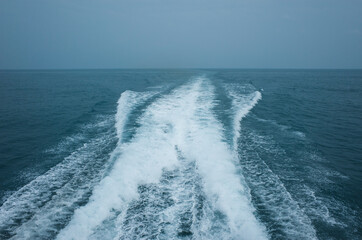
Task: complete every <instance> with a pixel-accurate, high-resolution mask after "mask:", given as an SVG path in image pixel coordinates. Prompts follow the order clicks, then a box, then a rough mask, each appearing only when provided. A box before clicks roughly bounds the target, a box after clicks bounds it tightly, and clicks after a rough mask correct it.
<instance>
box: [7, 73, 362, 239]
mask: <svg viewBox="0 0 362 240" xmlns="http://www.w3.org/2000/svg"><path fill="white" fill-rule="evenodd" d="M361 201H362V70H285V69H284V70H282V69H281V70H277V69H274V70H270V69H269V70H268V69H265V70H262V69H260V70H256V69H200V70H198V69H159V70H158V69H143V70H142V69H140V70H137V69H131V70H127V69H122V70H117V69H114V70H22V71H16V70H6V71H5V70H2V71H0V239H2V240H3V239H64V240H70V239H75V240H82V239H165V240H166V239H167V240H168V239H196V240H197V239H217V240H219V239H235V240H239V239H246V240H254V239H298V240H299V239H348V240H350V239H351V240H353V239H362V221H361V220H362V219H361V216H362V209H361V208H362V203H361Z"/></svg>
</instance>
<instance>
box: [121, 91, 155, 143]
mask: <svg viewBox="0 0 362 240" xmlns="http://www.w3.org/2000/svg"><path fill="white" fill-rule="evenodd" d="M156 94H157V92H134V91H130V90H127V91H124V92H123V93H122V94H121V97H120V98H119V100H118V106H117V113H116V129H117V136H118V139H119V140H120V141H122V137H123V130H124V126H125V124H126V122H127V119H128V116H129V114H130V112H131V111H132V110H133V109H134V108H135V107H136V106H137V105H139V104H141V103H143V102H144V101H146V100H147V99H149V98H151V97H153V96H154V95H156Z"/></svg>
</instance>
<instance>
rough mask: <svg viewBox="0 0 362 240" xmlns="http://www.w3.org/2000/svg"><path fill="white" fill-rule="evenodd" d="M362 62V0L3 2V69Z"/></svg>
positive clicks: (0, 31)
mask: <svg viewBox="0 0 362 240" xmlns="http://www.w3.org/2000/svg"><path fill="white" fill-rule="evenodd" d="M215 67H216V68H362V0H31V1H30V0H0V69H33V68H36V69H39V68H40V69H47V68H51V69H56V68H72V69H77V68H215Z"/></svg>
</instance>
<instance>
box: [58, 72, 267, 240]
mask: <svg viewBox="0 0 362 240" xmlns="http://www.w3.org/2000/svg"><path fill="white" fill-rule="evenodd" d="M151 95H152V94H150V93H144V94H138V93H133V92H125V93H123V94H122V96H121V98H120V100H119V106H118V112H117V132H118V135H119V136H121V132H122V131H123V126H124V124H123V122H124V119H123V117H122V116H125V115H127V114H129V111H130V109H132V107H134V106H135V105H136V104H140V103H141V102H143V101H144V100H145V99H147V98H148V97H149V96H151ZM214 101H215V95H214V87H213V86H212V85H211V83H210V82H209V80H208V79H206V78H204V77H199V78H196V79H194V80H192V81H190V82H189V83H187V84H185V85H183V86H181V87H179V88H177V89H175V90H173V91H171V92H170V93H169V94H167V95H165V96H161V97H159V98H158V99H157V100H155V101H154V102H153V103H151V104H150V105H149V106H148V107H147V108H146V109H145V110H144V112H143V114H142V115H141V116H140V117H139V118H138V119H137V122H138V124H139V127H138V128H137V130H136V133H135V134H134V136H133V138H132V140H131V141H130V142H127V143H122V141H121V138H120V141H119V143H118V145H117V148H116V149H115V152H119V156H118V157H117V159H116V160H115V162H114V165H113V168H112V170H111V171H110V173H109V174H108V176H106V177H105V178H104V179H102V181H101V182H100V183H99V184H98V185H97V186H96V187H95V189H94V191H93V195H92V196H91V197H90V200H89V203H88V204H86V205H85V206H83V207H81V208H79V209H77V210H76V211H75V212H74V216H73V217H72V219H71V221H70V222H69V224H68V225H67V226H66V227H65V228H64V229H63V230H62V231H61V232H60V233H59V235H58V239H92V238H95V239H96V238H97V236H104V235H105V234H107V235H110V238H117V239H134V238H146V239H150V238H160V239H172V238H177V237H183V236H188V235H193V236H194V237H196V238H199V239H210V238H213V239H217V238H219V239H226V238H235V239H266V237H267V235H266V231H265V228H264V226H263V225H262V224H260V223H259V222H258V220H257V219H256V217H255V216H254V208H253V206H252V204H251V202H250V196H249V189H248V187H247V186H246V185H245V182H244V180H243V178H242V177H241V176H239V175H237V168H236V166H235V165H234V164H235V161H236V159H235V158H236V155H235V153H234V152H233V151H232V150H231V148H230V146H228V145H227V144H226V143H225V141H224V136H223V134H222V133H223V132H222V125H221V124H220V123H219V122H218V121H217V120H216V118H215V116H214V115H213V111H212V108H213V106H214V104H215V103H214ZM251 104H252V103H251ZM123 111H124V112H123ZM120 121H121V122H120ZM114 154H115V153H114Z"/></svg>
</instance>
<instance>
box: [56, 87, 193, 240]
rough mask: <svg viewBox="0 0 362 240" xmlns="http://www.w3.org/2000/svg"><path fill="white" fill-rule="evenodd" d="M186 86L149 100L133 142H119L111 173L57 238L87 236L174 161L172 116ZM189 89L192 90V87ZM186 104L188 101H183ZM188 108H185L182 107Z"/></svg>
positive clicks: (179, 107) (185, 95) (179, 108)
mask: <svg viewBox="0 0 362 240" xmlns="http://www.w3.org/2000/svg"><path fill="white" fill-rule="evenodd" d="M192 88H193V86H186V87H183V88H180V89H178V90H175V91H174V92H173V93H172V94H171V95H170V96H166V97H164V98H162V99H160V100H158V101H157V102H154V103H153V104H151V105H150V106H149V107H148V109H147V110H146V112H145V113H144V115H143V117H142V118H141V119H140V124H141V126H140V128H139V129H137V132H136V135H135V136H134V139H133V140H132V142H130V143H128V144H125V145H122V146H119V147H120V148H121V150H122V154H121V156H120V157H119V159H118V160H117V161H116V162H115V164H114V167H113V169H112V170H111V172H110V174H109V175H108V176H107V177H106V178H104V179H103V180H102V181H101V182H100V184H99V185H98V186H97V187H96V188H95V189H94V193H93V195H92V197H91V199H90V202H89V203H88V204H87V205H86V206H84V207H82V208H80V209H78V210H77V211H76V212H75V214H74V216H73V218H72V220H71V222H70V223H69V225H68V226H67V227H66V228H65V229H63V231H61V232H60V234H59V235H58V239H87V238H89V236H90V235H91V234H92V233H93V230H94V228H95V227H96V226H98V225H99V224H101V223H102V221H104V220H105V219H106V218H107V217H109V216H110V214H111V211H112V209H114V210H119V211H122V210H125V209H126V208H127V204H128V203H129V202H131V201H132V200H134V199H136V198H137V197H138V193H137V187H138V185H139V184H146V183H152V182H157V181H158V179H159V178H160V176H161V174H162V170H163V168H171V167H172V165H175V164H177V154H176V152H175V150H174V146H175V144H174V143H173V142H174V141H173V140H172V134H171V128H172V126H173V125H174V124H172V118H171V119H170V117H172V116H174V115H175V113H177V112H182V108H183V107H184V106H185V105H186V102H187V100H188V99H189V98H190V95H192V94H190V93H188V90H189V89H192ZM191 93H192V91H191ZM186 106H187V105H186ZM185 110H186V111H187V108H185Z"/></svg>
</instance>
